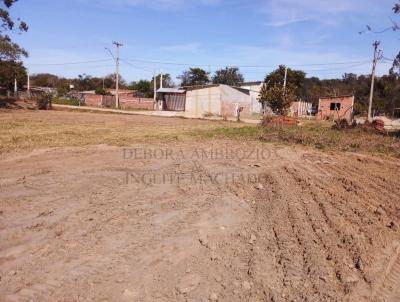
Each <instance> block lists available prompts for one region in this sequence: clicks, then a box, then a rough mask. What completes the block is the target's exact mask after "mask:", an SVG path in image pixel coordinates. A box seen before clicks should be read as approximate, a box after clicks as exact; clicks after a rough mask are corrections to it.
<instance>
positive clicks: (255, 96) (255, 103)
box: [240, 81, 264, 114]
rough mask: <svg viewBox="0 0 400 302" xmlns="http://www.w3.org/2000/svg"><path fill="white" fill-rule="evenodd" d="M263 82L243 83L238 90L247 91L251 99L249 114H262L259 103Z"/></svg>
mask: <svg viewBox="0 0 400 302" xmlns="http://www.w3.org/2000/svg"><path fill="white" fill-rule="evenodd" d="M263 85H264V82H262V81H256V82H244V83H242V84H241V85H240V88H243V89H247V90H249V92H250V99H251V112H252V113H253V114H257V113H262V111H263V108H262V103H261V102H260V100H259V99H260V91H261V88H262V86H263Z"/></svg>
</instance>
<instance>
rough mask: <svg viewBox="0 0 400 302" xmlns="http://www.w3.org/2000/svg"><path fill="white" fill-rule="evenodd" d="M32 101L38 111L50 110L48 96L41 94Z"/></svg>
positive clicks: (49, 98)
mask: <svg viewBox="0 0 400 302" xmlns="http://www.w3.org/2000/svg"><path fill="white" fill-rule="evenodd" d="M33 100H34V101H35V103H36V107H37V109H39V110H49V109H51V97H50V95H48V94H46V93H43V94H40V95H38V96H35V97H34V98H33Z"/></svg>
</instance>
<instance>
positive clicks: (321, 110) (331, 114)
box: [316, 96, 354, 121]
mask: <svg viewBox="0 0 400 302" xmlns="http://www.w3.org/2000/svg"><path fill="white" fill-rule="evenodd" d="M331 103H340V104H341V105H340V110H338V111H335V110H331ZM353 106H354V96H344V97H330V98H321V99H320V100H319V106H318V113H317V116H316V117H317V119H334V120H336V119H338V118H340V119H346V120H348V121H351V120H352V118H353Z"/></svg>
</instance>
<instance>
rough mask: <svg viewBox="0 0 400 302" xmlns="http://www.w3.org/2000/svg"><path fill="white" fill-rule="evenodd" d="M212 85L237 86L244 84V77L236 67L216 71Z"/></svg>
mask: <svg viewBox="0 0 400 302" xmlns="http://www.w3.org/2000/svg"><path fill="white" fill-rule="evenodd" d="M212 81H213V83H214V84H225V85H230V86H239V85H240V84H241V83H243V82H244V77H243V75H242V74H241V73H240V71H239V68H237V67H225V68H224V69H220V70H217V71H216V72H215V75H214V76H213V78H212Z"/></svg>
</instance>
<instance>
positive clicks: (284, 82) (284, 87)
mask: <svg viewBox="0 0 400 302" xmlns="http://www.w3.org/2000/svg"><path fill="white" fill-rule="evenodd" d="M287 71H288V68H287V66H285V78H284V80H283V93H286V82H287Z"/></svg>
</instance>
